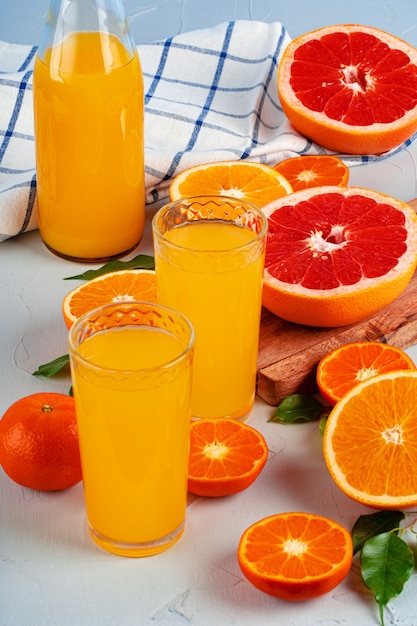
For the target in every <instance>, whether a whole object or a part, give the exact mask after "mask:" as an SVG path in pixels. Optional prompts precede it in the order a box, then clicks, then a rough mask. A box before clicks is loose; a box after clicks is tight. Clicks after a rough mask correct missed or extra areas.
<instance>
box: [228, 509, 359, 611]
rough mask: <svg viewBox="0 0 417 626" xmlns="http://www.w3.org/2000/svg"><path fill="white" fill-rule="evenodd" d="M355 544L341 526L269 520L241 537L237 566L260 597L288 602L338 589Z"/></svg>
mask: <svg viewBox="0 0 417 626" xmlns="http://www.w3.org/2000/svg"><path fill="white" fill-rule="evenodd" d="M352 554H353V548H352V539H351V536H350V534H349V532H348V531H347V530H346V529H345V528H344V527H343V526H341V525H340V524H338V523H337V522H334V521H333V520H330V519H328V518H326V517H321V516H319V515H313V514H311V513H281V514H278V515H271V516H270V517H266V518H264V519H262V520H260V521H258V522H256V523H255V524H253V525H252V526H250V527H249V528H248V529H247V530H245V532H244V533H243V535H242V537H241V539H240V542H239V547H238V561H239V565H240V568H241V570H242V572H243V574H244V575H245V576H246V578H247V579H248V580H249V581H250V582H251V583H252V584H253V585H254V586H255V587H256V588H257V589H259V590H260V591H263V592H264V593H267V594H269V595H271V596H275V597H276V598H281V599H283V600H290V601H300V600H310V599H311V598H316V597H317V596H320V595H323V594H324V593H327V592H329V591H331V590H332V589H334V588H335V587H336V586H337V585H338V584H339V583H341V582H342V580H343V579H344V578H345V577H346V576H347V574H348V573H349V570H350V567H351V564H352Z"/></svg>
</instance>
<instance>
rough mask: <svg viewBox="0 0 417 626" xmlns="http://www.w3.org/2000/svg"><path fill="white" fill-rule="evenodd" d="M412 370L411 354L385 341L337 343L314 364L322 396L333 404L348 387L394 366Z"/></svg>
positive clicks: (390, 369)
mask: <svg viewBox="0 0 417 626" xmlns="http://www.w3.org/2000/svg"><path fill="white" fill-rule="evenodd" d="M407 369H409V370H415V369H416V366H415V364H414V361H413V359H412V358H411V357H409V356H408V354H406V353H405V352H403V351H402V350H400V348H396V347H395V346H390V345H388V344H386V343H380V342H375V341H366V342H355V343H348V344H345V345H343V346H339V347H338V348H336V349H335V350H332V351H331V352H329V354H327V355H326V356H324V357H323V358H322V359H321V360H320V361H319V364H318V366H317V374H316V379H317V385H318V388H319V390H320V393H321V395H322V396H323V398H324V399H325V400H326V401H327V402H328V403H329V404H330V405H331V406H334V405H335V404H336V402H338V401H339V400H340V399H341V398H342V397H343V396H344V395H345V393H347V392H348V391H349V390H350V389H352V387H354V386H355V385H357V384H358V383H360V382H361V381H363V380H367V379H368V378H371V377H372V376H377V375H378V374H383V373H384V372H393V371H396V370H407Z"/></svg>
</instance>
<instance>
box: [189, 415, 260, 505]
mask: <svg viewBox="0 0 417 626" xmlns="http://www.w3.org/2000/svg"><path fill="white" fill-rule="evenodd" d="M267 458H268V447H267V445H266V441H265V439H264V437H263V436H262V435H261V433H259V432H258V431H257V430H256V429H254V428H252V427H251V426H248V425H247V424H244V423H242V422H238V421H235V420H230V419H202V420H196V421H194V422H192V423H191V441H190V462H189V469H188V491H189V492H190V493H193V494H195V495H198V496H206V497H218V496H229V495H231V494H233V493H237V492H239V491H243V490H244V489H246V488H247V487H249V485H251V484H252V483H253V482H254V481H255V480H256V478H257V477H258V476H259V474H260V473H261V471H262V469H263V467H264V465H265V463H266V460H267Z"/></svg>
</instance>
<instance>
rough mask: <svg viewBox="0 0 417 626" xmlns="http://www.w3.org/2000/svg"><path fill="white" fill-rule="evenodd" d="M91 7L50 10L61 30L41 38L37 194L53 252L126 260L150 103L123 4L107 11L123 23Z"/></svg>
mask: <svg viewBox="0 0 417 626" xmlns="http://www.w3.org/2000/svg"><path fill="white" fill-rule="evenodd" d="M88 6H89V7H90V8H87V5H85V4H83V2H81V0H60V1H55V0H53V2H52V5H51V9H50V15H52V18H53V19H51V21H52V22H53V24H54V26H55V29H52V27H51V26H50V27H49V29H48V30H47V34H46V35H45V36H44V40H43V42H42V43H41V46H40V47H39V50H38V54H37V58H36V61H35V68H34V77H33V94H34V122H35V147H36V184H37V201H38V216H39V229H40V234H41V237H42V239H43V241H44V243H45V244H46V245H47V247H48V248H49V249H51V250H52V251H53V252H55V253H56V254H58V255H60V256H63V257H66V258H70V259H74V260H83V261H97V260H104V259H109V258H114V257H117V256H121V255H122V254H124V253H126V252H128V251H130V250H132V249H133V248H134V247H135V246H136V245H137V244H138V242H139V241H140V239H141V237H142V233H143V228H144V216H145V208H144V204H145V191H144V145H143V120H144V95H143V79H142V71H141V66H140V61H139V58H138V55H137V51H136V49H135V47H134V45H133V43H132V42H131V40H130V39H129V38H128V33H125V32H124V30H123V29H122V28H121V26H124V25H125V20H124V17H123V16H121V15H120V13H121V11H122V10H123V8H122V7H121V5H120V2H119V1H117V0H111V1H110V0H106V1H105V2H104V4H103V7H104V9H106V8H107V12H108V15H113V16H119V19H115V18H114V19H107V20H104V19H103V16H102V15H100V10H99V8H98V7H96V6H95V3H94V2H93V3H89V4H88ZM91 7H95V10H92V9H91ZM104 24H105V25H108V24H111V25H115V27H114V28H113V29H109V30H102V28H104V26H103V25H104ZM78 28H79V29H78ZM117 28H119V29H120V30H121V33H119V32H117ZM51 31H53V33H52V32H51ZM112 31H114V32H112Z"/></svg>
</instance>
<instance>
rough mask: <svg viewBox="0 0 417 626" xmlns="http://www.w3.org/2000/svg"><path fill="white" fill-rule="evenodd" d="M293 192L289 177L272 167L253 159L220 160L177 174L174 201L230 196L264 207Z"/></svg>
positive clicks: (171, 190) (171, 194)
mask: <svg viewBox="0 0 417 626" xmlns="http://www.w3.org/2000/svg"><path fill="white" fill-rule="evenodd" d="M291 192H292V187H291V185H290V183H289V182H288V181H287V179H286V178H285V177H284V176H282V174H280V173H279V172H277V171H275V170H274V169H273V168H272V167H269V166H268V165H264V164H262V163H254V162H251V161H219V162H217V163H206V164H204V165H196V166H195V167H191V168H189V169H187V170H184V171H183V172H181V173H180V174H178V176H176V177H175V178H174V180H173V181H172V183H171V185H170V189H169V193H170V198H171V200H172V201H174V200H181V199H182V198H190V197H193V196H209V195H212V196H228V197H233V198H238V199H241V200H245V201H247V202H250V203H251V204H254V205H255V206H257V207H258V208H262V207H263V206H265V205H266V204H268V202H271V200H275V198H280V197H281V196H285V195H287V194H288V193H291Z"/></svg>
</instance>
